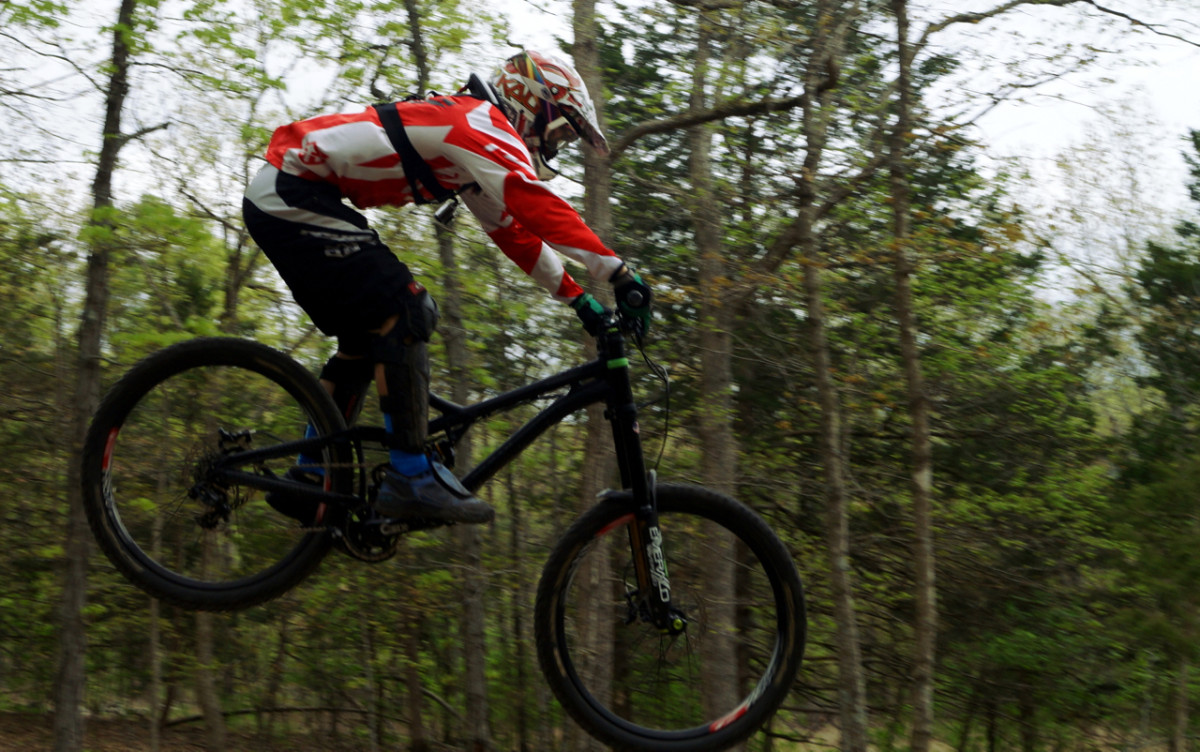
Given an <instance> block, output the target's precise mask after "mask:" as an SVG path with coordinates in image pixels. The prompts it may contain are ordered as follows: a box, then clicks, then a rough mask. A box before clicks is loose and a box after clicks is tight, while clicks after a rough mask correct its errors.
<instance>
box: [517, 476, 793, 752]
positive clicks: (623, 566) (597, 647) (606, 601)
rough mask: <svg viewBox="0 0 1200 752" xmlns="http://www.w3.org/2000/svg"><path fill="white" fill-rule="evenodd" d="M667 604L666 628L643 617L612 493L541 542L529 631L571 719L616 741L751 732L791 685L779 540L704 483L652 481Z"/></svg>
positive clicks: (691, 749) (626, 743)
mask: <svg viewBox="0 0 1200 752" xmlns="http://www.w3.org/2000/svg"><path fill="white" fill-rule="evenodd" d="M657 499H658V513H659V526H660V529H661V531H662V549H663V553H664V554H665V559H666V569H667V573H668V576H669V578H670V585H671V603H672V606H673V607H674V608H676V609H678V610H679V611H680V612H682V614H683V616H684V618H685V619H686V620H687V626H686V628H685V630H684V632H683V633H682V634H679V635H676V636H669V635H664V634H662V633H660V631H659V630H658V629H657V628H656V627H655V626H654V625H653V624H650V623H649V622H648V621H647V620H646V619H644V618H642V616H643V615H644V613H643V612H639V609H638V600H639V599H638V595H637V593H636V588H637V584H636V581H635V579H634V570H633V563H632V558H631V552H630V544H629V539H628V536H627V534H626V532H627V526H628V525H629V524H631V523H633V521H634V506H633V501H632V499H631V498H630V497H629V496H628V495H627V494H618V495H614V496H613V497H610V498H609V499H607V500H605V501H603V502H601V503H600V504H598V505H597V506H595V507H593V508H592V509H590V510H589V511H588V512H586V513H585V514H584V515H583V516H582V517H580V518H579V519H578V520H576V522H575V523H574V524H573V525H572V526H571V527H570V528H569V529H568V530H567V532H566V533H565V534H564V535H563V538H562V539H561V540H560V541H559V543H558V544H557V545H556V546H555V548H554V550H553V551H552V552H551V555H550V558H549V560H548V561H547V563H546V566H545V569H544V570H543V573H542V578H541V581H540V582H539V584H538V594H537V604H536V607H535V616H534V619H535V622H534V628H535V631H536V635H537V644H538V660H539V663H540V664H541V668H542V672H543V673H544V674H545V676H546V679H547V681H548V682H549V684H550V686H551V688H552V689H553V690H554V693H555V695H556V696H557V697H558V700H559V702H560V703H561V704H562V706H563V708H564V709H565V710H566V711H567V712H568V713H569V714H570V715H571V717H572V718H573V719H574V720H575V721H576V722H577V723H579V725H580V726H582V727H583V728H584V729H585V730H587V731H588V732H589V733H590V734H592V735H593V736H595V737H597V738H599V739H601V740H602V741H604V742H606V743H607V744H610V745H612V746H613V747H614V748H617V749H625V750H656V751H657V752H700V751H701V750H719V749H725V748H727V747H729V746H732V745H734V744H736V743H737V742H739V741H741V740H743V739H745V738H746V737H748V736H750V735H751V734H752V733H754V731H756V730H757V729H758V728H759V727H761V726H762V724H763V723H765V722H766V721H767V719H769V718H770V717H771V715H772V714H773V713H774V712H775V711H776V710H777V709H778V708H779V705H780V704H781V703H782V702H783V700H784V698H785V697H786V696H787V693H788V692H789V690H790V689H791V686H792V683H793V681H794V680H795V677H796V673H797V671H798V670H799V667H800V660H801V657H802V653H803V650H804V637H805V621H804V595H803V589H802V587H801V584H800V578H799V575H798V574H797V573H796V568H795V565H794V563H793V562H792V559H791V556H790V555H789V554H788V551H787V548H786V547H785V546H784V545H783V543H782V542H781V541H780V540H779V538H778V537H777V536H776V535H775V534H774V532H772V531H771V529H770V527H769V526H768V525H767V524H766V523H765V522H764V521H763V520H762V518H761V517H759V516H758V515H757V514H756V513H754V512H753V511H752V510H750V509H749V508H747V507H745V506H743V505H742V504H740V503H738V502H737V501H735V500H733V499H731V498H729V497H727V496H723V495H721V494H717V493H714V492H712V491H709V490H706V489H703V488H698V487H692V486H680V485H667V484H663V485H660V486H659V487H658V489H657Z"/></svg>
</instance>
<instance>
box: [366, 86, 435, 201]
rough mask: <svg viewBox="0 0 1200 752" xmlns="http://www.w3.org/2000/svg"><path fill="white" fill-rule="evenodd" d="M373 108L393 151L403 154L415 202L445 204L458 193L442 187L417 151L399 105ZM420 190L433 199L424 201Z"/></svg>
mask: <svg viewBox="0 0 1200 752" xmlns="http://www.w3.org/2000/svg"><path fill="white" fill-rule="evenodd" d="M372 106H373V107H374V108H375V112H377V113H378V114H379V122H380V123H381V124H382V125H383V130H384V132H385V133H387V136H388V140H389V141H391V142H392V148H393V149H395V150H396V153H397V154H399V155H400V163H401V165H403V167H404V177H405V178H406V179H407V180H408V184H409V186H411V187H412V193H413V201H414V202H415V203H418V204H430V203H436V202H439V201H445V200H446V199H448V198H450V197H452V196H454V194H455V193H456V191H453V190H451V189H449V188H445V187H443V186H442V184H441V183H439V182H438V181H437V178H436V177H434V174H433V169H432V168H431V167H430V166H429V163H428V162H426V161H425V160H424V159H422V158H421V155H420V154H418V153H417V150H416V148H414V147H413V145H412V141H410V140H409V138H408V133H406V132H405V130H404V123H403V122H402V121H401V120H400V113H399V112H398V111H397V110H396V103H395V102H388V103H387V104H377V105H372ZM421 188H424V189H425V190H426V191H427V192H428V193H429V194H430V195H431V196H433V198H425V196H424V194H422V193H421Z"/></svg>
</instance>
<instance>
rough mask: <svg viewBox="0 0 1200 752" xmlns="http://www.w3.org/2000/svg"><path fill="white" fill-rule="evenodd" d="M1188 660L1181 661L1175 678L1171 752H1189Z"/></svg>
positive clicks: (1184, 658)
mask: <svg viewBox="0 0 1200 752" xmlns="http://www.w3.org/2000/svg"><path fill="white" fill-rule="evenodd" d="M1188 673H1189V666H1188V659H1187V658H1186V657H1182V658H1180V659H1179V667H1178V673H1177V674H1176V676H1175V707H1174V709H1173V713H1172V714H1173V715H1174V719H1173V723H1172V725H1171V752H1187V730H1188Z"/></svg>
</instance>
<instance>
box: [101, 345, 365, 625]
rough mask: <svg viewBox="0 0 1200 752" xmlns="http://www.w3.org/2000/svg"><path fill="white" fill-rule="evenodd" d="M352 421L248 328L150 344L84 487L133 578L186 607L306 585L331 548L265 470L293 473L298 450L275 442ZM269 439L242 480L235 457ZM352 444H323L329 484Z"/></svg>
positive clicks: (221, 606)
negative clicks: (268, 486) (280, 501)
mask: <svg viewBox="0 0 1200 752" xmlns="http://www.w3.org/2000/svg"><path fill="white" fill-rule="evenodd" d="M308 426H311V429H312V430H311V431H310V435H326V434H330V433H333V432H336V431H339V430H341V429H343V428H344V427H345V423H344V421H343V420H342V417H341V415H340V414H339V413H338V410H337V408H336V407H335V406H334V404H333V400H332V398H331V397H330V396H329V394H328V393H327V392H326V391H325V390H324V389H323V388H322V387H321V385H320V384H319V383H318V381H317V380H316V378H314V377H313V376H312V375H311V374H309V373H308V372H307V371H306V370H305V369H304V368H303V367H302V366H300V365H299V364H298V363H296V362H295V361H294V360H292V359H291V358H289V357H288V356H286V355H284V354H283V353H280V352H278V351H276V350H273V349H271V348H269V347H267V346H265V345H261V344H258V343H255V342H249V341H246V340H239V339H228V338H203V339H196V340H191V341H188V342H183V343H180V344H177V345H173V346H171V347H168V348H165V349H164V350H161V351H159V352H157V353H154V354H152V355H150V356H149V357H147V358H145V359H144V360H142V361H140V362H139V363H138V364H137V365H135V366H134V367H133V368H132V369H131V370H130V371H129V372H128V373H127V374H126V375H125V376H124V377H123V378H121V380H120V381H118V382H117V383H116V384H115V385H114V386H113V387H112V389H110V390H109V392H108V393H107V394H106V395H105V397H104V399H103V400H102V401H101V404H100V407H99V409H98V410H97V412H96V415H95V417H94V418H93V420H92V424H91V427H90V429H89V432H88V436H87V440H86V443H85V445H84V451H83V467H82V478H83V498H84V506H85V508H86V510H87V515H88V522H89V523H90V525H91V528H92V532H93V534H94V535H95V537H96V540H97V542H98V543H99V544H100V548H101V549H102V550H103V551H104V553H105V554H106V555H107V556H108V558H109V560H111V561H112V563H113V565H114V566H116V568H117V569H118V570H119V571H120V572H121V573H122V574H124V575H125V577H126V578H127V579H128V580H130V581H131V582H133V583H134V584H135V585H137V586H138V587H140V588H142V589H143V590H145V591H146V592H147V593H149V594H151V595H153V596H155V597H157V598H160V599H162V600H164V601H167V602H170V603H173V604H175V605H178V606H183V607H185V608H192V609H203V610H213V611H227V610H233V609H240V608H246V607H249V606H252V605H255V604H258V603H262V602H264V601H266V600H269V599H271V598H274V597H277V596H279V595H280V594H282V593H283V592H285V591H287V590H288V589H290V588H292V587H293V586H295V585H296V584H297V583H299V582H300V581H301V580H302V579H304V577H306V576H307V575H308V574H309V573H310V572H311V571H312V570H313V569H314V568H315V567H316V566H317V564H318V563H320V561H321V560H322V558H323V557H324V556H325V554H326V553H327V552H328V550H329V547H330V542H331V541H330V534H329V533H328V532H327V531H326V530H324V529H320V528H312V527H309V528H306V527H304V526H303V525H302V524H301V523H300V522H298V521H297V520H295V519H292V518H291V517H288V516H285V515H284V514H281V513H280V512H279V511H278V510H277V509H276V508H273V507H272V506H271V505H270V504H268V503H267V502H266V492H265V491H263V490H262V489H261V488H259V487H256V486H255V484H254V482H253V481H254V479H256V478H269V479H279V478H283V477H284V476H285V474H286V473H287V471H288V469H289V468H290V467H292V466H293V465H294V464H295V463H296V454H295V453H294V452H283V451H277V452H274V453H272V452H271V450H270V447H271V446H272V445H279V444H282V443H284V442H287V441H296V440H300V439H302V438H303V437H304V435H305V430H306V427H308ZM250 450H264V451H262V452H260V453H259V454H260V456H259V457H258V458H257V459H256V460H254V461H253V463H247V464H245V465H244V466H240V467H236V468H233V469H234V470H236V471H238V472H242V476H241V478H242V480H240V481H239V480H238V479H237V478H236V477H232V476H229V475H225V474H222V473H221V467H222V466H221V463H222V462H223V461H224V460H226V459H227V458H228V457H229V456H230V455H231V454H234V453H237V452H242V453H245V452H248V451H250ZM349 457H350V455H349V451H348V450H347V449H346V448H345V447H342V446H337V445H330V446H328V447H327V448H326V449H324V450H323V452H322V458H321V462H322V464H324V465H325V469H326V475H325V477H326V479H327V480H326V489H327V490H330V491H338V492H344V493H345V492H348V491H349V486H350V485H352V482H353V481H352V478H347V477H346V474H347V471H345V470H334V469H333V468H334V467H336V466H339V465H340V466H346V465H348V464H349Z"/></svg>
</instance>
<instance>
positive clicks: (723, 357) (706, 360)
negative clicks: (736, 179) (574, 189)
mask: <svg viewBox="0 0 1200 752" xmlns="http://www.w3.org/2000/svg"><path fill="white" fill-rule="evenodd" d="M712 23H713V21H712V19H710V18H709V17H708V14H707V13H704V14H701V15H700V18H699V19H698V24H699V31H698V36H697V40H696V57H695V65H694V67H693V69H692V94H691V109H693V110H703V109H704V108H705V106H706V102H705V100H706V95H705V88H706V86H707V84H708V71H709V59H710V55H711V45H712V33H713V32H712V28H713V27H712ZM688 147H689V153H688V173H689V177H690V182H691V197H690V198H691V201H690V204H689V206H688V209H689V215H690V219H691V223H692V228H693V237H694V238H695V242H696V249H697V252H698V253H699V255H700V264H699V283H700V285H699V286H700V297H701V308H700V364H701V375H700V405H702V409H701V410H700V415H699V427H698V429H699V430H698V433H699V436H700V446H701V453H702V455H701V456H702V457H703V465H704V471H703V480H704V484H705V485H706V486H708V487H709V488H712V489H714V490H717V491H720V492H722V493H726V494H729V495H734V493H735V491H736V484H737V457H738V442H737V437H736V435H735V434H734V430H733V419H734V410H733V371H732V358H733V326H734V308H733V306H732V305H731V303H730V300H729V298H728V297H727V296H726V294H725V289H724V288H725V285H724V284H723V283H724V281H725V280H727V279H728V278H729V276H730V273H729V271H728V269H727V268H726V267H727V261H726V259H725V248H724V239H723V228H722V226H721V222H720V215H719V214H718V213H717V212H716V211H715V210H714V208H713V206H714V204H713V201H714V196H713V193H714V191H713V177H712V159H711V152H712V131H711V129H710V128H709V126H708V125H706V124H705V125H696V126H693V127H692V128H691V129H689V132H688ZM728 544H729V545H727V546H726V547H725V548H726V550H728V551H729V552H730V556H729V557H727V558H725V559H724V560H723V561H719V562H713V566H712V570H711V584H712V586H713V587H714V588H715V589H716V590H717V592H724V593H733V592H735V588H734V580H735V576H734V571H735V569H736V560H735V559H734V557H733V551H734V546H733V545H732V544H733V541H732V539H730V540H729V541H728ZM706 619H707V620H708V632H707V634H708V639H706V640H705V641H704V645H703V652H704V656H703V657H704V669H705V674H706V675H705V677H704V689H705V697H704V702H705V705H706V708H705V710H706V712H707V713H708V717H710V718H716V717H719V716H720V714H722V713H723V712H725V711H726V710H728V708H730V707H733V702H734V701H735V699H736V697H737V693H738V687H737V677H738V667H737V649H736V604H735V603H733V602H729V603H726V604H723V605H722V607H720V608H717V607H715V606H714V607H712V608H710V609H709V611H708V612H707V614H706ZM718 635H719V636H721V639H714V638H716V637H717V636H718Z"/></svg>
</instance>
